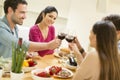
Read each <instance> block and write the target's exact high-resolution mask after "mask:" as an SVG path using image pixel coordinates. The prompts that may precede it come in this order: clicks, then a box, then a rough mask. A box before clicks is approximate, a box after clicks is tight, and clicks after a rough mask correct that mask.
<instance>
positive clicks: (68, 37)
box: [65, 35, 75, 42]
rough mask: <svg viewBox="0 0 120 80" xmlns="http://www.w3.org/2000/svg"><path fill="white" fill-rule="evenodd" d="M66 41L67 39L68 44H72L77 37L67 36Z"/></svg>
mask: <svg viewBox="0 0 120 80" xmlns="http://www.w3.org/2000/svg"><path fill="white" fill-rule="evenodd" d="M65 39H66V41H67V42H72V41H73V40H74V39H75V37H74V36H71V35H67V36H66V37H65Z"/></svg>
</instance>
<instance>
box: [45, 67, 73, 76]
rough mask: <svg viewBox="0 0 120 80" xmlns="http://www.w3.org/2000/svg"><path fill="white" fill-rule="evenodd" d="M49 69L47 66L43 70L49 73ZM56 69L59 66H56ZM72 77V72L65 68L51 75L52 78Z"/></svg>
mask: <svg viewBox="0 0 120 80" xmlns="http://www.w3.org/2000/svg"><path fill="white" fill-rule="evenodd" d="M51 67H52V66H48V67H46V68H45V70H46V71H48V72H49V69H50V68H51ZM56 67H59V66H56ZM72 76H73V72H72V71H70V70H68V69H67V68H62V70H61V71H59V72H58V73H57V74H54V75H53V77H58V78H70V77H72Z"/></svg>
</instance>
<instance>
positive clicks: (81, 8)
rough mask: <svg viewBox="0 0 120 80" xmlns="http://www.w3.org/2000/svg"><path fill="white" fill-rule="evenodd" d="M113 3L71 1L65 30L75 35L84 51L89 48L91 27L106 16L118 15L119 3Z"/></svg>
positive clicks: (86, 0)
mask: <svg viewBox="0 0 120 80" xmlns="http://www.w3.org/2000/svg"><path fill="white" fill-rule="evenodd" d="M99 1H100V0H99ZM113 2H114V0H113V1H112V0H109V1H108V0H102V2H100V3H98V0H89V1H88V0H75V1H74V0H72V1H71V7H70V11H69V18H68V23H67V29H70V31H71V33H73V32H74V33H76V35H77V36H78V38H79V41H80V42H81V44H82V46H83V47H84V48H85V49H86V50H87V49H88V47H89V32H90V30H91V28H92V25H93V24H94V23H95V22H96V21H98V20H101V18H102V17H104V16H106V15H108V14H111V13H112V14H114V13H117V14H119V13H120V9H119V8H120V3H118V2H117V4H116V3H113ZM98 6H99V7H98ZM103 6H104V7H103ZM101 8H102V9H101ZM103 8H104V9H103Z"/></svg>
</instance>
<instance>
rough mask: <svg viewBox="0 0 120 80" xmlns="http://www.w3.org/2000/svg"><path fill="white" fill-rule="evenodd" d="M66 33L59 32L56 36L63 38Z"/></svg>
mask: <svg viewBox="0 0 120 80" xmlns="http://www.w3.org/2000/svg"><path fill="white" fill-rule="evenodd" d="M66 35H67V34H65V33H59V34H58V36H57V37H58V39H61V40H63V39H64V38H65V36H66Z"/></svg>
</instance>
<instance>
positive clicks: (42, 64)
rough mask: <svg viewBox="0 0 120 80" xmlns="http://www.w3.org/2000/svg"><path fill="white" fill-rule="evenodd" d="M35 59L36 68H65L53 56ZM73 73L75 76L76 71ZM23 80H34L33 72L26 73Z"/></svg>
mask: <svg viewBox="0 0 120 80" xmlns="http://www.w3.org/2000/svg"><path fill="white" fill-rule="evenodd" d="M33 59H34V60H35V61H36V62H37V65H36V67H35V68H38V69H45V68H46V67H48V66H56V65H57V66H60V67H64V65H63V64H62V63H60V62H59V60H60V58H58V57H56V56H54V55H53V54H51V55H45V56H44V57H37V58H33ZM71 71H72V72H73V75H74V73H75V71H74V70H71ZM2 80H10V76H3V77H2ZM16 80H17V79H16ZM23 80H34V79H33V78H32V75H31V71H29V72H25V73H24V78H23ZM53 80H72V77H69V78H65V79H63V78H58V77H53Z"/></svg>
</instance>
